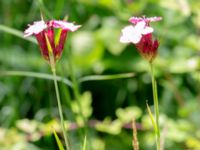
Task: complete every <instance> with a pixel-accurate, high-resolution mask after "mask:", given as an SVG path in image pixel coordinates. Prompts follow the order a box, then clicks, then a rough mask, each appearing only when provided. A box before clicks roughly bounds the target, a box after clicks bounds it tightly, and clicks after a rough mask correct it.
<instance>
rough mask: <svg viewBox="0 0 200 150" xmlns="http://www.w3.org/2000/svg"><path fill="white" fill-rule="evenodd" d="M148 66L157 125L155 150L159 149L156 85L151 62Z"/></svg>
mask: <svg viewBox="0 0 200 150" xmlns="http://www.w3.org/2000/svg"><path fill="white" fill-rule="evenodd" d="M150 68H151V82H152V89H153V101H154V112H155V114H156V126H157V131H156V130H155V134H156V147H157V150H160V127H159V105H158V93H157V85H156V80H155V77H154V71H153V64H152V62H151V63H150Z"/></svg>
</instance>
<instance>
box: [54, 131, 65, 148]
mask: <svg viewBox="0 0 200 150" xmlns="http://www.w3.org/2000/svg"><path fill="white" fill-rule="evenodd" d="M53 134H54V137H55V139H56V142H57V144H58V148H59V150H65V149H64V147H63V145H62V143H61V141H60V139H59V137H58V135H57V133H56V131H55V130H54V129H53Z"/></svg>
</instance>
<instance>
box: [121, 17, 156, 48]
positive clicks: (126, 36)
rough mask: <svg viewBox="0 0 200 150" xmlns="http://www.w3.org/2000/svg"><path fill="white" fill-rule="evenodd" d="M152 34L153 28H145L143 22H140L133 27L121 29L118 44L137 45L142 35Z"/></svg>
mask: <svg viewBox="0 0 200 150" xmlns="http://www.w3.org/2000/svg"><path fill="white" fill-rule="evenodd" d="M152 32H153V28H151V27H149V26H146V23H145V22H144V21H140V22H138V23H137V24H136V25H135V26H132V25H130V26H126V27H125V28H123V29H122V36H121V37H120V42H121V43H133V44H137V43H139V42H140V40H141V38H142V35H145V34H149V33H152Z"/></svg>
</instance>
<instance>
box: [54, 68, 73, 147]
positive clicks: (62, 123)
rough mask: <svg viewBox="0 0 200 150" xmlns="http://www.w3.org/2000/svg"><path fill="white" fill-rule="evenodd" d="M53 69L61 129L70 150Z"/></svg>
mask: <svg viewBox="0 0 200 150" xmlns="http://www.w3.org/2000/svg"><path fill="white" fill-rule="evenodd" d="M51 69H52V73H53V76H54V86H55V91H56V99H57V103H58V110H59V115H60V120H61V128H62V132H63V136H64V141H65V145H66V148H67V150H70V144H69V139H68V138H67V132H66V129H65V125H64V118H63V111H62V106H61V101H60V94H59V90H58V83H57V80H56V69H55V67H52V68H51Z"/></svg>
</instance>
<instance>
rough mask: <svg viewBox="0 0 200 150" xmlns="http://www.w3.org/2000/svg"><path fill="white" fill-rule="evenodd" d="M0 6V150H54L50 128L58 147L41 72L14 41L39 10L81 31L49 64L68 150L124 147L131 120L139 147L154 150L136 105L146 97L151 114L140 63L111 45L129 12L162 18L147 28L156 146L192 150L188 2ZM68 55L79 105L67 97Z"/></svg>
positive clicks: (196, 137) (199, 78)
mask: <svg viewBox="0 0 200 150" xmlns="http://www.w3.org/2000/svg"><path fill="white" fill-rule="evenodd" d="M0 8H1V9H0V41H1V44H0V67H1V69H0V114H1V117H0V126H1V128H0V149H3V150H10V149H13V150H15V149H16V150H19V149H20V150H21V149H29V150H54V149H57V143H56V140H55V138H54V135H53V130H52V127H53V128H54V129H55V131H56V133H57V136H58V137H59V138H60V142H62V143H63V137H62V134H61V129H60V126H59V124H58V121H57V118H58V110H57V105H56V100H55V93H54V86H53V82H52V76H51V75H49V73H50V68H49V66H48V63H46V62H45V61H44V60H43V58H42V57H41V56H40V52H39V48H38V46H37V45H36V44H35V43H36V40H35V39H34V37H30V38H24V37H23V31H24V29H25V28H26V27H27V24H31V23H32V22H33V21H36V20H40V10H42V12H43V13H44V18H45V19H46V20H48V19H52V18H55V19H63V18H64V17H65V16H68V20H69V21H75V22H76V23H77V24H81V25H82V27H81V28H80V30H78V31H77V32H74V33H69V34H68V37H67V42H66V45H65V49H64V51H63V55H62V57H61V59H60V60H59V61H58V63H57V69H58V72H57V74H58V78H57V80H58V81H60V82H59V89H60V93H61V94H60V95H61V100H62V107H63V110H64V114H65V118H66V122H65V125H66V127H67V129H68V131H69V138H70V141H71V145H72V147H73V149H74V150H79V149H88V150H89V149H92V150H126V149H132V144H131V143H132V129H131V126H130V124H131V121H132V119H133V118H134V119H135V120H136V123H137V124H136V125H137V128H138V140H139V143H140V149H141V150H143V149H148V150H154V149H155V144H154V143H155V142H154V134H153V126H152V123H151V120H150V118H149V116H148V110H147V108H146V100H147V99H148V104H149V109H151V110H153V109H152V104H153V98H152V89H151V78H150V76H149V74H148V73H147V72H148V71H149V66H148V63H147V62H145V61H144V60H143V59H142V58H141V57H140V56H139V54H138V53H137V50H136V49H135V48H134V46H133V45H129V46H128V45H125V44H121V43H119V37H120V34H121V29H122V27H124V26H125V25H129V22H128V18H129V17H131V16H133V15H134V16H143V15H146V16H147V17H148V16H162V17H163V20H162V21H161V22H159V23H152V26H153V27H154V29H155V34H154V37H155V38H157V39H158V40H159V42H160V47H159V50H158V56H157V58H156V60H155V62H154V65H155V76H156V79H157V86H158V98H159V104H160V107H159V108H160V112H161V114H160V126H161V138H162V140H163V141H164V145H165V149H166V150H167V149H173V150H186V149H190V150H198V149H200V147H199V145H200V142H199V141H200V127H199V124H200V120H199V114H200V109H199V108H200V105H199V97H200V96H199V95H200V86H199V85H200V75H199V70H200V59H199V56H200V55H199V54H200V49H199V48H200V34H199V29H200V9H199V8H200V2H199V1H198V0H169V1H166V0H143V1H141V0H57V1H48V0H34V1H23V0H16V1H14V0H1V1H0ZM69 50H71V52H72V56H71V59H72V61H73V65H74V67H75V70H74V71H75V75H76V78H77V80H78V84H79V85H80V87H79V88H80V89H79V90H80V92H81V94H80V101H79V102H80V105H79V104H78V103H77V100H76V98H75V97H74V95H73V94H72V93H73V90H72V87H73V84H74V83H72V82H71V77H70V72H69V70H70V68H69V67H68V64H69V59H68V58H69V57H68V54H69ZM131 72H134V73H131ZM46 79H48V80H46ZM80 110H83V116H84V118H85V119H86V120H87V124H88V126H87V128H86V129H83V128H82V125H83V122H84V120H83V118H82V116H81V114H80ZM152 113H153V114H154V112H152ZM152 117H154V116H152ZM84 130H86V131H87V132H86V134H87V135H86V134H85V131H84ZM86 137H87V140H86ZM84 138H85V140H84ZM83 141H84V142H83ZM86 142H87V148H85V147H84V146H83V145H84V144H86ZM83 143H84V144H83Z"/></svg>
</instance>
